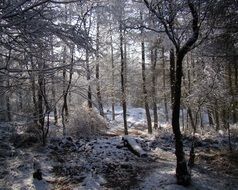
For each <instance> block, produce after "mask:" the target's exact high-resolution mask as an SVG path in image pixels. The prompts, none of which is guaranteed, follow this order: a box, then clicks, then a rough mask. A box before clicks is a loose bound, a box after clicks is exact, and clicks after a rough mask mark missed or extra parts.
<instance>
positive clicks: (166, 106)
mask: <svg viewBox="0 0 238 190" xmlns="http://www.w3.org/2000/svg"><path fill="white" fill-rule="evenodd" d="M162 66H163V91H164V93H163V94H164V111H165V118H166V121H167V122H169V112H168V104H167V97H166V93H165V92H166V85H165V84H166V82H165V75H166V72H165V57H164V47H162Z"/></svg>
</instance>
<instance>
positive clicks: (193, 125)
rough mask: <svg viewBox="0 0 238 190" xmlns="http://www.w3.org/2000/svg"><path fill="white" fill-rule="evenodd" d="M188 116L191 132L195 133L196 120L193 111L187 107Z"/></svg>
mask: <svg viewBox="0 0 238 190" xmlns="http://www.w3.org/2000/svg"><path fill="white" fill-rule="evenodd" d="M188 116H189V118H190V121H191V125H192V128H193V134H194V133H196V130H197V129H196V122H195V121H194V118H193V113H192V110H191V108H188Z"/></svg>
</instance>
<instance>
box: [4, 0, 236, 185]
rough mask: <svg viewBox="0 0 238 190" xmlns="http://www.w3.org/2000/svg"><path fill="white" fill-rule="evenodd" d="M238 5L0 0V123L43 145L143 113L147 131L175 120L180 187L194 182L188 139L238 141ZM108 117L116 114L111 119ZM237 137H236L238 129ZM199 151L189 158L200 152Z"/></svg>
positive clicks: (232, 1) (231, 1) (126, 124)
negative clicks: (216, 136) (205, 134)
mask: <svg viewBox="0 0 238 190" xmlns="http://www.w3.org/2000/svg"><path fill="white" fill-rule="evenodd" d="M237 7H238V2H237V1H236V0H226V1H220V0H206V1H204V0H185V1H174V0H144V1H142V0H141V1H140V0H128V1H126V0H90V1H84V0H65V1H64V0H62V1H61V0H41V1H27V0H2V1H0V93H1V96H0V105H1V106H0V120H1V122H9V123H12V124H13V125H19V123H21V125H24V126H27V130H30V131H33V132H34V133H36V134H37V135H38V136H39V138H40V141H41V143H42V144H47V139H48V136H49V135H51V136H52V131H51V128H52V126H56V127H58V128H59V129H60V131H61V132H60V133H61V135H63V136H67V135H73V134H74V135H77V136H88V135H89V136H90V135H95V134H98V133H99V132H101V131H102V130H103V131H106V130H107V128H108V123H109V122H112V121H114V120H115V119H116V117H117V115H118V113H117V110H118V109H121V110H122V116H123V120H122V123H121V124H122V125H123V130H124V131H123V133H124V134H125V135H128V133H129V135H130V131H129V129H130V127H131V126H132V125H133V123H131V122H130V121H128V119H127V117H128V114H127V112H128V109H130V108H144V109H145V112H144V113H145V116H146V123H144V125H145V126H146V128H147V129H148V133H149V134H155V133H156V134H157V133H159V131H158V130H159V129H160V128H161V125H162V124H161V123H165V122H167V123H168V124H170V123H171V126H172V131H173V134H174V136H175V148H176V150H175V154H176V156H177V167H176V168H177V169H176V176H177V182H178V183H179V184H183V185H187V184H189V183H190V177H191V176H190V174H189V173H190V172H189V169H188V166H187V161H186V159H185V156H184V150H183V142H182V133H188V134H190V136H193V137H194V136H195V135H196V134H197V133H200V132H201V131H203V130H204V129H208V130H212V131H214V130H215V131H217V133H222V132H223V131H224V132H225V133H226V134H227V135H228V137H229V144H228V146H229V149H230V150H232V149H234V147H232V142H231V141H230V138H231V136H232V135H235V130H236V128H237V127H234V126H236V125H235V124H236V123H237V119H238V114H237V113H238V63H237V58H238V52H237V49H238V28H237V26H238V23H237V22H238V12H237ZM109 115H110V117H109ZM233 131H234V132H233ZM193 149H194V148H193V146H192V148H191V152H190V160H189V161H191V154H193V151H194V150H193Z"/></svg>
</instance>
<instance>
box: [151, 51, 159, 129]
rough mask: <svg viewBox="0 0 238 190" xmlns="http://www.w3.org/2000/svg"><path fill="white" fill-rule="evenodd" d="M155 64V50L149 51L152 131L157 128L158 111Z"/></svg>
mask: <svg viewBox="0 0 238 190" xmlns="http://www.w3.org/2000/svg"><path fill="white" fill-rule="evenodd" d="M156 64H157V48H156V47H153V48H152V49H151V65H152V67H151V70H152V100H153V113H154V129H157V128H158V111H157V98H156V86H157V80H156V78H157V76H156Z"/></svg>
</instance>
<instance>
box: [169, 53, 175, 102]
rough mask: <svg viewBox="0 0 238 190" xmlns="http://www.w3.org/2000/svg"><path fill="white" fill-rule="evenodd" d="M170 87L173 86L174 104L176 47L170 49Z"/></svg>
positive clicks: (172, 100) (172, 99)
mask: <svg viewBox="0 0 238 190" xmlns="http://www.w3.org/2000/svg"><path fill="white" fill-rule="evenodd" d="M169 59H170V87H171V104H172V105H173V104H174V92H175V90H174V88H175V56H174V49H170V54H169Z"/></svg>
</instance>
